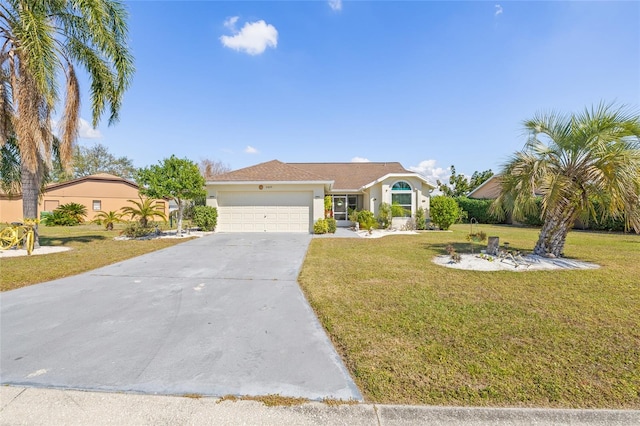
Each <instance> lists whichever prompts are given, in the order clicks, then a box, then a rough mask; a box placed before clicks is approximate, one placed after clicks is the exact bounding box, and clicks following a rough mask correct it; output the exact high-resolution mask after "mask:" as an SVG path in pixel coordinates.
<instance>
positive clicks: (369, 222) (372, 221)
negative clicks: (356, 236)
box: [358, 210, 378, 229]
mask: <svg viewBox="0 0 640 426" xmlns="http://www.w3.org/2000/svg"><path fill="white" fill-rule="evenodd" d="M358 223H359V224H360V229H375V228H377V225H378V221H377V220H376V218H375V216H374V215H373V213H372V212H370V211H369V210H361V211H359V212H358Z"/></svg>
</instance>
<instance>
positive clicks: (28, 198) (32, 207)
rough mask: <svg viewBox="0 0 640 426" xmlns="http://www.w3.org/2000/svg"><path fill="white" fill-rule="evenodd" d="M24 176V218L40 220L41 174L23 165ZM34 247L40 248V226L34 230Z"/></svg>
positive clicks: (22, 174)
mask: <svg viewBox="0 0 640 426" xmlns="http://www.w3.org/2000/svg"><path fill="white" fill-rule="evenodd" d="M20 169H21V170H20V172H21V176H22V217H23V218H25V219H38V197H39V196H40V180H39V179H38V176H39V173H38V172H37V171H36V172H32V171H30V170H29V168H28V167H27V166H26V165H25V164H24V163H22V164H21V165H20ZM33 232H34V246H35V247H36V248H37V247H40V241H39V240H40V239H39V235H38V225H37V224H36V225H35V226H34V228H33Z"/></svg>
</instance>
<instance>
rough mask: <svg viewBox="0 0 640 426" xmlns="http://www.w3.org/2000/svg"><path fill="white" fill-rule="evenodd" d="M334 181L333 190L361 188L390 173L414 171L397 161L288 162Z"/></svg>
mask: <svg viewBox="0 0 640 426" xmlns="http://www.w3.org/2000/svg"><path fill="white" fill-rule="evenodd" d="M287 164H290V165H292V166H295V167H299V168H300V169H302V170H306V171H308V172H311V173H314V174H317V175H320V176H326V177H327V178H329V179H331V180H332V181H334V183H333V190H334V191H335V190H351V191H353V190H359V189H360V188H362V187H363V186H365V185H367V184H369V183H371V182H374V181H376V180H377V179H380V178H381V177H383V176H386V175H388V174H389V173H400V174H404V173H413V172H411V171H409V170H407V169H405V168H404V167H402V164H400V163H397V162H391V163H372V162H366V163H287Z"/></svg>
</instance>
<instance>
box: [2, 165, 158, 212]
mask: <svg viewBox="0 0 640 426" xmlns="http://www.w3.org/2000/svg"><path fill="white" fill-rule="evenodd" d="M138 197H139V196H138V185H137V184H135V183H134V182H131V181H128V180H126V179H123V178H121V177H118V176H114V175H110V174H107V173H100V174H97V175H91V176H85V177H81V178H78V179H73V180H69V181H66V182H58V183H53V184H50V185H47V187H46V189H45V191H44V194H43V195H42V196H41V197H40V202H39V205H38V212H51V211H53V210H55V209H56V208H57V207H58V206H60V205H62V204H67V203H78V204H82V205H84V206H85V207H86V208H87V217H86V220H87V221H89V220H92V219H93V217H94V216H95V215H96V213H98V211H100V210H103V211H107V212H108V211H111V210H113V211H118V210H120V209H121V208H122V207H125V206H132V204H131V203H129V202H127V200H138V199H139V198H138ZM157 202H158V203H161V204H162V205H163V207H164V212H165V214H168V203H167V202H166V201H165V200H158V201H157ZM21 220H22V195H21V194H17V195H15V196H11V197H10V196H8V195H6V194H0V222H15V221H21Z"/></svg>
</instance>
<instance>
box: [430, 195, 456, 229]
mask: <svg viewBox="0 0 640 426" xmlns="http://www.w3.org/2000/svg"><path fill="white" fill-rule="evenodd" d="M459 217H460V207H458V203H456V200H454V199H453V198H451V197H445V196H443V195H439V196H436V197H433V198H431V220H432V221H433V223H435V224H436V225H438V227H440V229H449V227H450V226H451V225H453V224H454V223H456V221H457V220H458V218H459Z"/></svg>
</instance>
